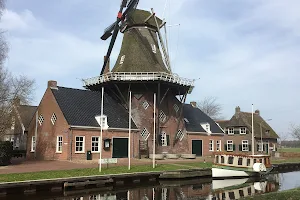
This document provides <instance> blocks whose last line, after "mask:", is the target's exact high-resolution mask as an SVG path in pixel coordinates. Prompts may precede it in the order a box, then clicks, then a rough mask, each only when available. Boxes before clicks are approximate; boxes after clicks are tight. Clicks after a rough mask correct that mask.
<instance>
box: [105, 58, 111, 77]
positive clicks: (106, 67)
mask: <svg viewBox="0 0 300 200" xmlns="http://www.w3.org/2000/svg"><path fill="white" fill-rule="evenodd" d="M105 59H106V56H104V61H105ZM109 65H110V59H108V61H107V63H106V66H105V68H104V74H107V73H109Z"/></svg>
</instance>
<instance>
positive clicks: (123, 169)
mask: <svg viewBox="0 0 300 200" xmlns="http://www.w3.org/2000/svg"><path fill="white" fill-rule="evenodd" d="M209 167H211V163H201V162H199V163H182V164H159V165H158V166H157V167H156V168H154V169H153V168H152V165H137V166H132V167H131V170H128V166H117V167H109V168H108V169H106V168H105V167H104V168H103V169H102V172H101V173H100V172H99V169H98V168H90V169H73V170H61V171H43V172H32V173H18V174H1V175H0V183H1V182H15V181H28V180H41V179H54V178H68V177H80V176H94V175H106V174H122V173H136V172H149V171H172V170H180V169H192V168H209Z"/></svg>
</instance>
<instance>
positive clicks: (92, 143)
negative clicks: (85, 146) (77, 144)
mask: <svg viewBox="0 0 300 200" xmlns="http://www.w3.org/2000/svg"><path fill="white" fill-rule="evenodd" d="M93 138H98V142H97V141H93ZM97 143H98V146H95V145H94V144H97ZM93 147H94V148H98V151H95V150H93ZM91 152H92V153H99V152H100V137H99V136H92V137H91Z"/></svg>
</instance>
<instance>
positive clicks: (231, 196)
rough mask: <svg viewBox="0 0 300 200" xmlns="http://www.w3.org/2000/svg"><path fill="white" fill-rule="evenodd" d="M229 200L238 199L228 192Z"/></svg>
mask: <svg viewBox="0 0 300 200" xmlns="http://www.w3.org/2000/svg"><path fill="white" fill-rule="evenodd" d="M228 195H229V199H236V198H235V196H234V192H228Z"/></svg>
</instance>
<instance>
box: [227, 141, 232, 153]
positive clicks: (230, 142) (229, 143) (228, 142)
mask: <svg viewBox="0 0 300 200" xmlns="http://www.w3.org/2000/svg"><path fill="white" fill-rule="evenodd" d="M230 145H231V148H230V149H229V146H230ZM227 151H233V141H232V140H227Z"/></svg>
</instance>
